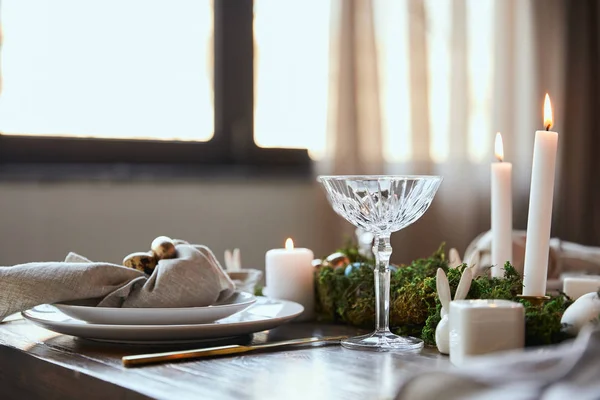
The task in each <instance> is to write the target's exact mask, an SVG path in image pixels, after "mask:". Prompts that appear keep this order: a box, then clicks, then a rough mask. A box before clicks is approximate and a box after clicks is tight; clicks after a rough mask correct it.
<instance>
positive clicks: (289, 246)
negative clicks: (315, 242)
mask: <svg viewBox="0 0 600 400" xmlns="http://www.w3.org/2000/svg"><path fill="white" fill-rule="evenodd" d="M285 249H286V250H294V241H293V240H292V238H288V239H287V240H286V241H285Z"/></svg>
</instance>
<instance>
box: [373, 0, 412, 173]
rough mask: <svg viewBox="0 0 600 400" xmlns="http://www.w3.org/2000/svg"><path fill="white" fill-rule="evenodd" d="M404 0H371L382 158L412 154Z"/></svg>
mask: <svg viewBox="0 0 600 400" xmlns="http://www.w3.org/2000/svg"><path fill="white" fill-rule="evenodd" d="M408 18H409V12H408V2H406V1H396V0H376V1H375V29H376V37H377V49H378V58H377V61H378V66H379V83H380V88H379V90H380V93H381V99H382V101H381V115H382V121H381V122H382V124H381V127H382V131H383V145H384V146H383V147H384V149H385V153H384V156H385V159H386V160H387V161H390V162H403V161H409V160H410V157H411V155H412V137H411V134H410V132H411V121H410V87H411V86H410V79H409V65H408V64H409V63H408V57H409V56H408V55H409V50H408V29H407V27H408Z"/></svg>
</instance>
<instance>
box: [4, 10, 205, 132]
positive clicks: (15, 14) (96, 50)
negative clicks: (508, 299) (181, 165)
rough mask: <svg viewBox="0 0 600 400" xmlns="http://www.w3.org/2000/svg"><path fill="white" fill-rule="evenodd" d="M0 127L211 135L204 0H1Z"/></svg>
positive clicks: (11, 129)
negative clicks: (0, 75)
mask: <svg viewBox="0 0 600 400" xmlns="http://www.w3.org/2000/svg"><path fill="white" fill-rule="evenodd" d="M1 7H2V10H1V14H0V16H1V18H2V29H3V34H4V43H3V47H2V53H1V58H0V62H1V71H2V79H3V87H2V93H1V94H0V132H2V133H4V134H19V135H48V136H80V137H81V136H83V137H99V138H136V139H165V140H167V139H177V140H195V141H205V140H209V139H210V138H211V137H212V136H213V130H214V127H213V124H214V122H213V121H214V118H213V91H212V82H211V73H212V67H211V65H212V46H211V40H212V39H211V36H212V6H211V2H210V1H209V0H177V1H164V0H87V1H80V0H52V1H46V0H4V1H2V4H1Z"/></svg>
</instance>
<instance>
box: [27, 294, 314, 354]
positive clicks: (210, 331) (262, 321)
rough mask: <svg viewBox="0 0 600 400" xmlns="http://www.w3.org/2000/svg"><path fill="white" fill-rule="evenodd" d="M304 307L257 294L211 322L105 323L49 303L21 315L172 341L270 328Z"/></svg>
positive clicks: (90, 333) (71, 327)
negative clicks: (75, 315) (238, 309)
mask: <svg viewBox="0 0 600 400" xmlns="http://www.w3.org/2000/svg"><path fill="white" fill-rule="evenodd" d="M302 311H304V308H303V307H302V306H301V305H300V304H298V303H294V302H291V301H285V300H273V299H267V298H266V297H257V301H256V303H255V304H253V305H251V306H250V307H248V308H247V309H246V310H244V311H242V312H240V313H237V314H234V315H232V316H230V317H227V318H225V319H222V320H219V321H216V322H214V323H212V324H200V325H105V324H89V323H87V322H84V321H81V320H78V319H73V318H70V317H68V316H66V315H65V314H63V313H61V312H60V311H58V310H57V309H55V308H54V307H52V306H44V307H43V308H42V309H40V311H36V309H33V310H28V311H24V312H23V313H22V314H23V317H25V318H26V319H28V320H30V321H31V322H33V323H34V324H36V325H39V326H41V327H43V328H46V329H49V330H51V331H54V332H58V333H64V334H66V335H71V336H78V337H82V338H86V339H95V340H104V341H113V342H124V343H150V342H152V343H161V342H168V343H172V342H175V341H188V342H189V341H197V340H203V339H216V338H224V337H229V336H239V335H247V334H250V333H254V332H260V331H264V330H266V329H273V328H275V327H277V326H279V325H281V324H284V323H286V322H288V321H290V320H292V319H293V318H294V317H296V316H298V315H300V313H302Z"/></svg>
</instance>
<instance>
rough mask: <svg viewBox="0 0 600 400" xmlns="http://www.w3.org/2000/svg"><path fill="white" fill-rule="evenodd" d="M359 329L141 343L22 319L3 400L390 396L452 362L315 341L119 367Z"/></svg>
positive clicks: (3, 379) (13, 336) (307, 328)
mask: <svg viewBox="0 0 600 400" xmlns="http://www.w3.org/2000/svg"><path fill="white" fill-rule="evenodd" d="M359 333H363V332H360V331H357V330H356V329H353V328H349V327H345V326H341V325H322V324H314V323H302V324H301V323H291V324H287V325H284V326H282V327H280V328H277V329H273V330H270V331H265V332H261V333H257V334H254V335H252V336H246V337H241V338H237V339H235V340H229V341H216V342H213V343H210V344H207V343H203V344H202V346H199V345H194V344H186V345H185V346H173V345H168V346H156V345H155V346H134V345H115V344H106V343H101V342H94V341H89V340H84V339H78V338H74V337H72V336H66V335H61V334H56V333H53V332H50V331H48V330H45V329H43V328H39V327H37V326H35V325H33V324H31V323H29V322H27V321H25V320H23V319H15V320H12V321H8V322H3V323H0V399H3V400H4V399H7V400H8V399H27V400H30V399H31V400H34V399H85V400H93V399H177V400H182V399H284V400H294V399H348V400H351V399H361V400H362V399H393V398H394V395H395V393H396V391H397V389H398V387H399V385H400V384H401V382H402V380H403V379H405V378H406V377H407V376H409V375H410V374H413V373H418V372H419V371H422V370H430V369H432V368H436V367H446V366H447V365H449V362H448V358H447V357H445V356H441V355H439V354H438V353H437V350H435V349H433V348H426V349H424V350H423V351H422V352H421V353H420V354H416V355H415V354H413V355H406V354H404V355H403V354H398V353H374V352H363V351H355V350H347V349H344V348H342V347H340V346H327V347H319V346H316V345H314V346H309V347H302V348H288V349H285V350H278V351H264V352H260V353H249V354H246V355H238V356H232V357H226V358H215V359H206V360H195V361H187V362H179V363H168V364H160V365H153V366H146V367H139V368H125V367H123V366H122V364H121V357H122V356H124V355H131V354H143V353H150V352H161V351H171V350H183V349H192V348H198V347H210V346H215V345H223V344H233V343H235V344H248V343H253V344H259V343H265V342H267V341H279V340H287V339H294V338H302V337H309V336H325V335H327V336H334V335H354V334H359Z"/></svg>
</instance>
